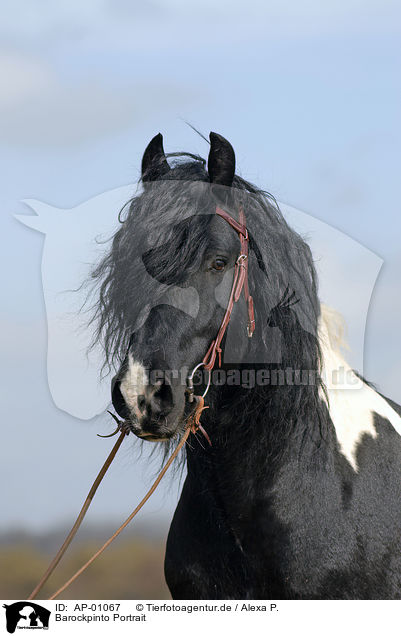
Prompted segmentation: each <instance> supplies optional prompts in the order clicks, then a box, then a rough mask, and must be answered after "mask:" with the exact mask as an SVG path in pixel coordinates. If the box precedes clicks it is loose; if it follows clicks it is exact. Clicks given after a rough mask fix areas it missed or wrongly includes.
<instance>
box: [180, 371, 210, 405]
mask: <svg viewBox="0 0 401 636" xmlns="http://www.w3.org/2000/svg"><path fill="white" fill-rule="evenodd" d="M203 366H205V363H204V362H203V361H202V362H199V364H197V365H196V367H194V368H193V369H192V373H191V374H190V375H189V376H188V377H187V385H188V386H187V388H186V393H187V394H188V402H193V401H194V396H195V392H194V375H195V373H196V371H197V370H198V369H199V368H200V367H203ZM207 372H208V374H209V375H208V380H207V385H206V389H205V391H204V393H203V395H202V396H201V397H202V398H205V396H206V394H207V392H208V391H209V389H210V382H211V379H212V373H211V370H210V369H207Z"/></svg>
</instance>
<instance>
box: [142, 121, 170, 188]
mask: <svg viewBox="0 0 401 636" xmlns="http://www.w3.org/2000/svg"><path fill="white" fill-rule="evenodd" d="M169 170H170V166H169V165H168V163H167V159H166V155H165V154H164V149H163V137H162V135H161V134H160V133H159V134H158V135H156V136H155V137H153V139H152V141H151V142H150V143H149V144H148V146H147V147H146V150H145V152H144V153H143V157H142V181H143V182H146V181H156V179H159V178H160V177H161V176H162V175H164V174H166V173H167V172H169Z"/></svg>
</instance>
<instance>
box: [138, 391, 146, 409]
mask: <svg viewBox="0 0 401 636" xmlns="http://www.w3.org/2000/svg"><path fill="white" fill-rule="evenodd" d="M137 403H138V408H139V410H140V411H141V413H143V412H144V411H145V408H146V398H145V396H144V395H138V399H137Z"/></svg>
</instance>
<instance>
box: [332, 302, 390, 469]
mask: <svg viewBox="0 0 401 636" xmlns="http://www.w3.org/2000/svg"><path fill="white" fill-rule="evenodd" d="M343 333H344V322H343V320H342V317H341V316H340V314H338V313H337V312H335V311H334V310H332V309H330V308H328V307H326V306H325V305H321V316H320V322H319V340H320V345H321V350H322V358H323V360H322V379H323V381H324V383H325V385H326V388H327V393H328V409H329V413H330V417H331V420H332V422H333V424H334V428H335V431H336V435H337V439H338V442H339V445H340V450H341V452H342V453H343V455H344V456H345V457H346V458H347V460H348V461H349V462H350V464H351V466H352V467H353V468H354V470H355V471H356V472H357V471H358V465H357V461H356V453H357V449H358V445H359V443H360V442H361V440H362V437H363V436H364V435H370V436H371V437H373V438H376V437H377V431H376V428H375V425H374V416H375V413H377V414H378V415H380V416H381V417H384V418H386V419H387V420H388V421H389V422H390V423H391V424H392V426H393V427H394V428H395V430H396V431H397V433H398V434H399V435H401V417H400V416H399V415H398V413H397V412H396V411H394V409H393V408H391V406H390V405H389V403H388V402H387V401H386V400H385V399H384V398H382V397H381V395H379V394H378V393H377V392H376V391H375V390H374V389H373V388H372V387H370V386H368V385H367V384H365V382H363V381H362V380H361V379H360V378H358V376H357V375H356V374H355V373H354V371H353V370H352V369H351V367H350V366H349V364H348V363H347V362H346V360H345V359H344V358H343V356H342V354H341V348H346V347H347V346H346V344H345V342H344V338H343ZM321 398H322V399H323V400H325V401H327V399H326V396H325V395H324V394H323V392H321Z"/></svg>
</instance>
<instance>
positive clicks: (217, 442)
mask: <svg viewBox="0 0 401 636" xmlns="http://www.w3.org/2000/svg"><path fill="white" fill-rule="evenodd" d="M201 421H202V425H203V427H204V429H205V430H206V432H207V434H208V436H209V437H210V440H211V443H212V446H211V447H209V445H208V443H207V441H206V440H205V439H204V438H202V436H200V437H199V439H198V443H196V444H194V445H193V448H192V451H191V452H189V453H188V472H189V474H192V475H194V476H196V478H202V479H204V475H205V467H206V466H207V465H212V464H213V466H214V470H216V471H218V472H219V473H224V475H226V476H227V477H228V476H229V475H231V477H232V478H233V479H234V481H236V480H237V479H240V478H241V475H244V474H249V475H254V476H255V479H260V478H261V477H262V478H263V479H265V480H268V479H271V480H273V479H274V476H275V474H276V473H277V471H279V470H280V468H281V467H282V466H283V464H285V463H288V462H294V461H296V462H299V460H300V459H301V458H304V459H305V461H306V460H307V461H308V462H317V461H327V453H328V452H329V449H330V447H331V442H330V440H331V430H330V427H329V423H328V419H327V412H326V411H325V409H324V406H323V403H322V402H321V401H320V398H319V387H318V386H313V385H306V386H304V385H301V386H276V387H272V386H269V387H262V388H261V387H255V388H254V389H244V388H241V387H230V388H228V387H219V388H214V389H212V390H211V395H210V400H209V408H208V409H207V410H205V411H204V415H203V416H202V418H201ZM199 435H200V433H198V436H199ZM328 442H330V443H328Z"/></svg>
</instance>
